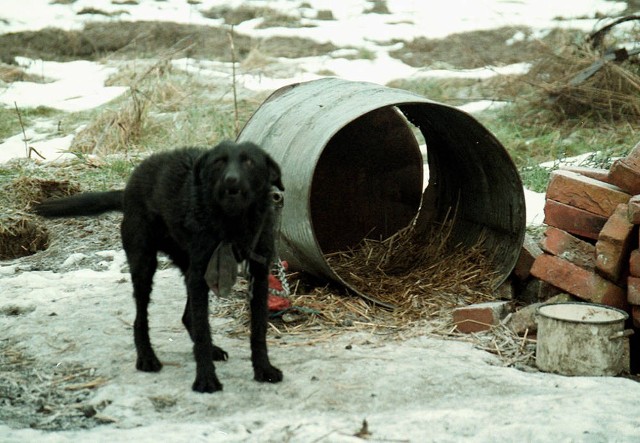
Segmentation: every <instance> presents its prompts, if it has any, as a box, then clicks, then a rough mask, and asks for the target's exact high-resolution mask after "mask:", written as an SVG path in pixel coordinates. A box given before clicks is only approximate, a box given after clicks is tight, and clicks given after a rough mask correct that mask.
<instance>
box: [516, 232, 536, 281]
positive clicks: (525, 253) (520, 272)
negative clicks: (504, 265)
mask: <svg viewBox="0 0 640 443" xmlns="http://www.w3.org/2000/svg"><path fill="white" fill-rule="evenodd" d="M540 254H542V250H541V249H540V246H538V244H537V242H536V241H535V240H534V239H533V238H532V237H531V236H530V235H529V234H525V236H524V242H523V244H522V249H521V250H520V256H519V257H518V261H516V265H515V267H514V268H513V273H514V274H515V276H516V277H518V279H520V280H522V281H524V280H526V279H527V278H529V271H530V270H531V266H533V262H534V261H535V259H536V257H537V256H539V255H540Z"/></svg>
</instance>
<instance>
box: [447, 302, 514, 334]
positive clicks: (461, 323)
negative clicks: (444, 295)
mask: <svg viewBox="0 0 640 443" xmlns="http://www.w3.org/2000/svg"><path fill="white" fill-rule="evenodd" d="M508 307H509V302H506V301H496V302H487V303H477V304H474V305H469V306H463V307H460V308H456V309H454V310H453V323H454V324H455V325H456V328H457V329H458V331H459V332H463V333H470V332H481V331H487V330H489V329H491V327H492V326H495V325H497V324H499V323H500V320H502V319H503V318H504V317H505V316H506V315H507V313H508V311H509V309H508Z"/></svg>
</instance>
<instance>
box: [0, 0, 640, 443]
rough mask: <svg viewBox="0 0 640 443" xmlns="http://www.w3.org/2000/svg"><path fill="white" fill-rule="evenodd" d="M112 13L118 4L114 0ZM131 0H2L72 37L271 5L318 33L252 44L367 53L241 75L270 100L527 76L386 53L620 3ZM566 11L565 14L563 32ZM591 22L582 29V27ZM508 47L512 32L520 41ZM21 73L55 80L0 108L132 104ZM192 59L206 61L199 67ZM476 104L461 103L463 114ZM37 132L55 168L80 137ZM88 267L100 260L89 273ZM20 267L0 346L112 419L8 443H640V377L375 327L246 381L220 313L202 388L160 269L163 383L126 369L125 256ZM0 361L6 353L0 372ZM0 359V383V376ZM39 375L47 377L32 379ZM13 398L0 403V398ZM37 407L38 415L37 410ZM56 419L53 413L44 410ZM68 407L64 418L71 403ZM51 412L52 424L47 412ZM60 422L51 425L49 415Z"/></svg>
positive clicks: (575, 17)
mask: <svg viewBox="0 0 640 443" xmlns="http://www.w3.org/2000/svg"><path fill="white" fill-rule="evenodd" d="M120 3H122V2H120ZM138 3H139V4H138V5H123V4H119V2H112V1H111V0H77V1H76V2H74V3H72V4H69V5H64V4H56V3H55V2H52V1H50V0H20V1H7V0H5V1H4V4H3V5H2V8H0V33H8V32H15V31H23V30H37V29H41V28H44V27H47V26H56V27H60V28H63V29H77V28H79V27H81V26H82V25H83V24H84V23H86V22H87V21H91V20H116V19H118V20H120V19H121V20H168V21H178V22H183V23H192V24H213V25H220V24H221V23H220V21H218V20H212V19H206V18H204V17H203V16H202V15H201V14H200V12H199V11H201V10H205V9H208V8H210V7H211V6H213V5H222V4H226V5H230V6H239V5H240V4H252V5H256V6H265V5H268V7H270V8H276V9H279V10H282V11H283V12H287V13H289V14H293V15H296V14H297V15H300V16H302V17H303V19H304V20H306V21H308V22H309V23H313V24H314V25H316V26H315V27H309V28H295V29H289V28H267V29H259V28H257V25H258V24H259V22H260V19H256V20H252V21H249V22H245V23H243V24H241V25H239V26H238V27H237V28H236V30H237V32H239V33H244V34H247V35H251V36H267V35H284V36H301V37H308V38H312V39H314V40H317V41H319V42H326V41H331V42H333V43H335V44H336V45H351V46H354V47H358V48H365V49H367V50H368V51H370V52H371V53H373V54H374V57H373V58H372V59H371V60H352V59H350V58H349V59H348V58H336V57H331V58H330V59H329V58H327V57H322V56H321V57H308V58H304V59H299V60H296V61H290V63H292V64H293V63H295V66H296V67H297V69H296V74H295V75H294V76H292V77H291V78H288V79H274V78H268V77H265V76H261V77H255V76H251V75H250V74H246V75H242V74H241V78H240V81H241V82H242V84H243V85H244V86H245V87H246V88H248V89H253V90H272V89H275V88H277V87H280V86H282V85H284V84H286V83H290V82H294V81H301V80H310V79H313V78H317V74H315V73H316V72H318V71H319V68H320V67H322V68H327V69H330V70H331V71H333V72H334V73H336V75H338V76H341V77H344V78H348V79H352V80H361V81H372V82H377V83H382V84H384V83H386V82H388V81H390V80H393V79H397V78H410V77H417V76H465V77H471V78H474V77H476V78H484V77H485V76H487V75H496V74H497V73H501V72H504V71H505V70H511V71H517V70H520V72H521V70H526V69H527V66H526V65H513V66H507V67H487V68H486V69H477V70H472V71H447V70H428V69H417V68H413V67H410V66H408V65H405V64H404V63H402V62H401V61H399V60H397V59H393V58H391V57H390V56H389V54H388V52H389V51H390V50H392V49H393V48H394V46H393V45H388V44H387V43H385V42H388V41H390V40H391V39H393V38H397V39H412V38H414V37H418V36H424V37H430V38H437V37H444V36H446V35H448V34H451V33H455V32H463V31H471V30H477V29H490V28H495V27H501V26H513V25H526V26H530V27H532V28H533V29H534V30H535V31H536V32H541V33H543V32H545V31H546V30H548V29H550V28H553V27H557V26H572V27H580V28H583V29H587V30H591V29H593V27H594V25H595V24H596V23H595V20H594V19H593V18H592V17H594V16H596V14H603V15H607V14H613V15H615V14H616V13H617V12H619V11H621V10H623V9H624V8H625V6H626V3H625V2H615V1H603V0H561V1H557V0H555V1H551V0H518V1H505V0H449V1H447V2H446V3H442V2H437V4H435V2H426V1H419V0H413V1H410V0H387V2H386V4H387V6H388V9H389V10H390V12H391V14H388V15H387V14H362V12H363V10H365V9H367V8H370V7H371V6H372V3H370V2H366V1H364V0H340V1H338V0H335V1H330V0H307V1H306V2H304V3H305V5H306V6H305V7H301V6H300V3H301V2H298V1H290V0H274V1H269V2H266V1H259V0H254V1H245V2H241V1H236V0H203V1H201V2H187V1H185V0H166V1H155V0H140V1H139V2H138ZM88 7H94V8H98V9H101V10H103V11H107V12H113V11H118V10H126V11H127V13H126V14H120V15H118V16H117V18H114V17H110V18H105V17H104V16H100V15H84V14H83V15H77V14H76V13H77V12H78V11H80V10H82V9H83V8H88ZM317 10H331V11H332V14H333V16H334V17H335V18H336V20H335V21H326V20H316V19H315V17H316V15H315V14H316V12H315V11H317ZM558 17H562V18H564V19H566V20H563V21H559V20H557V18H558ZM584 17H587V18H584ZM513 38H514V39H517V38H521V36H519V35H514V37H513ZM19 62H20V64H22V65H23V66H25V67H27V69H28V72H30V73H34V74H37V75H41V76H43V77H46V78H47V79H49V80H51V81H50V82H49V83H43V84H42V83H40V84H37V83H31V82H15V83H11V84H8V85H3V86H0V104H3V105H4V106H8V107H13V106H14V103H15V104H17V105H18V106H20V107H35V106H38V105H44V106H49V107H52V108H55V109H60V110H63V111H66V112H71V111H76V110H86V109H91V108H93V107H97V106H100V105H102V104H104V103H105V102H107V101H109V100H112V99H113V98H115V97H117V96H118V95H120V94H122V93H124V89H123V88H119V87H109V86H105V85H104V80H105V78H106V76H108V75H109V73H110V72H112V71H111V70H112V69H113V67H110V66H104V65H101V64H100V63H94V62H86V61H75V62H68V63H59V62H43V61H38V60H29V59H25V58H21V59H19ZM174 63H175V64H176V66H184V67H188V68H189V69H195V68H196V67H197V69H198V72H200V73H201V74H202V75H216V73H218V72H222V73H225V75H226V74H227V73H228V70H229V66H228V64H224V63H220V62H216V61H210V62H207V61H199V62H196V61H189V62H188V63H185V62H184V60H176V61H174ZM198 63H199V65H198ZM485 105H486V104H485V103H469V104H466V105H464V106H463V109H465V110H467V111H468V112H477V111H479V110H482V109H486V106H485ZM54 129H55V128H54V127H53V125H52V127H47V123H39V126H37V127H33V128H27V137H29V138H31V141H30V143H31V145H33V147H35V148H36V149H37V150H38V151H39V152H45V153H47V154H49V155H47V157H48V158H56V157H57V155H54V154H56V153H57V154H60V155H62V152H63V151H64V150H65V149H67V148H68V146H69V144H70V142H71V138H72V136H67V137H66V138H65V139H58V138H55V137H53V138H52V137H51V134H52V133H55V130H54ZM22 139H23V135H22V134H21V133H20V134H18V133H16V135H15V137H11V138H8V139H7V140H5V141H4V142H3V143H2V144H0V162H3V161H6V160H8V159H11V158H15V157H21V156H24V142H23V140H22ZM526 197H527V220H528V221H529V222H530V223H540V222H541V221H542V218H541V213H542V204H543V196H542V195H540V194H536V193H532V192H528V191H527V192H526ZM83 260H89V261H92V262H93V263H98V265H97V268H98V269H97V270H95V269H94V270H90V269H83V268H82V263H83ZM21 263H22V262H21V261H19V260H18V261H13V262H5V263H3V262H0V331H1V332H0V340H2V343H3V349H6V347H7V346H8V345H9V344H10V345H11V346H12V347H17V348H18V349H20V350H21V351H23V352H24V353H25V354H27V355H28V356H29V357H31V358H34V359H37V361H38V363H39V365H40V367H41V368H49V369H50V370H53V369H54V368H65V367H71V366H72V365H80V366H82V367H84V368H88V369H90V370H91V371H93V372H95V374H96V375H95V376H96V377H103V378H104V379H106V380H107V382H106V383H105V384H104V385H102V386H99V387H97V388H95V395H93V396H92V397H91V398H90V399H88V400H83V401H80V400H79V402H80V403H83V402H84V403H86V404H89V405H91V406H92V407H94V408H95V409H96V410H97V411H98V412H99V414H100V415H101V416H102V417H104V420H105V421H106V422H108V424H104V425H101V426H98V427H95V428H92V429H88V430H74V431H65V432H43V431H38V430H32V429H12V428H10V427H8V426H6V425H5V424H2V423H0V442H24V441H38V442H39V441H42V442H66V441H104V442H107V441H108V442H125V441H140V442H147V441H148V442H151V441H153V442H156V441H172V442H173V441H175V442H181V441H185V442H187V441H189V442H191V441H251V442H263V441H273V442H280V441H292V442H312V441H318V442H320V441H327V442H352V441H353V442H355V441H361V440H362V438H363V437H366V435H365V434H364V433H362V432H361V433H360V435H359V436H356V435H355V434H356V433H358V431H362V430H363V429H362V422H363V420H366V421H367V423H368V432H369V433H370V435H369V436H368V438H370V439H371V440H372V441H394V442H400V441H414V442H422V441H434V442H457V441H481V442H493V441H509V442H549V441H563V442H609V441H611V442H635V441H638V438H640V416H639V415H638V413H637V411H639V410H640V384H638V383H636V382H633V381H631V380H627V379H621V378H590V377H573V378H570V377H562V376H557V375H551V374H543V373H537V372H523V371H520V370H516V369H513V368H507V367H502V362H501V361H500V360H499V359H497V358H496V357H493V356H492V355H490V354H488V353H485V352H483V351H479V350H476V349H473V347H472V345H471V344H468V343H461V342H454V341H443V340H440V339H436V338H433V337H430V336H428V335H423V334H420V333H419V331H411V333H410V334H409V335H411V336H413V338H410V339H407V340H399V339H398V337H397V336H393V338H392V336H386V335H384V334H379V333H374V332H371V333H363V332H345V333H341V334H336V335H335V337H333V338H332V339H326V338H323V339H322V340H319V339H316V338H315V337H313V336H312V335H307V336H291V337H290V336H287V335H284V336H282V337H280V338H278V339H275V338H273V334H272V338H271V342H270V343H271V344H270V346H271V354H272V359H273V361H274V363H275V364H276V365H278V366H279V367H280V368H281V369H282V370H283V372H284V374H285V379H284V381H283V382H282V383H281V384H278V385H263V384H258V383H255V382H253V381H252V380H251V367H250V361H249V358H248V356H249V353H248V352H249V351H248V341H247V339H246V338H243V339H240V338H233V337H231V336H229V335H228V334H225V331H226V330H227V328H228V324H227V323H226V322H225V319H214V318H212V322H213V324H214V327H213V330H214V336H215V340H216V342H217V343H218V344H219V345H220V346H222V347H223V348H226V349H227V351H229V354H230V360H229V361H228V362H224V363H221V364H218V365H217V366H218V368H219V369H218V370H219V374H220V378H221V381H222V382H223V384H224V386H225V390H224V391H223V392H222V393H216V394H213V395H200V394H195V393H193V392H192V391H191V390H190V384H191V382H192V377H193V376H194V373H195V372H194V363H193V358H192V356H191V344H190V342H189V338H188V336H187V334H186V333H185V331H184V329H183V328H182V327H181V324H180V316H181V312H182V309H183V303H184V287H183V284H182V279H181V277H180V276H179V275H178V273H177V272H176V271H175V270H174V269H165V270H161V271H159V272H158V273H157V276H156V285H155V289H154V304H153V306H152V310H151V330H152V340H153V341H154V344H155V346H156V347H157V349H158V353H159V355H160V358H161V360H163V361H165V363H168V364H166V365H165V368H164V369H163V371H162V372H161V373H159V374H145V373H141V372H137V371H136V370H135V368H134V348H133V340H132V337H131V335H132V334H131V323H132V321H133V315H132V314H133V311H132V308H133V303H132V301H131V295H130V283H129V277H128V274H127V273H126V268H125V262H124V256H123V253H122V251H96V252H94V253H91V254H88V255H85V256H80V255H75V256H72V257H71V258H70V259H69V261H68V262H67V263H65V264H64V266H68V268H69V270H68V271H66V272H55V273H54V272H51V271H47V270H35V269H32V270H29V269H28V267H25V266H24V265H23V264H21ZM2 361H3V360H0V362H2ZM8 376H9V375H8V373H5V368H3V367H2V366H1V365H0V377H8ZM30 376H32V377H33V378H34V380H36V381H37V378H38V377H40V375H39V374H38V373H37V372H36V371H34V373H33V374H30ZM3 401H5V400H4V399H2V398H0V403H2V402H3ZM45 406H46V405H45ZM51 406H52V407H53V409H54V410H56V409H55V407H54V406H55V405H51ZM65 411H68V410H67V409H65ZM53 418H55V417H53ZM53 418H52V419H53Z"/></svg>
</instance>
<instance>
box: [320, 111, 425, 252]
mask: <svg viewBox="0 0 640 443" xmlns="http://www.w3.org/2000/svg"><path fill="white" fill-rule="evenodd" d="M422 177H423V161H422V155H421V153H420V147H419V145H418V141H417V140H416V137H415V136H414V135H413V132H412V130H411V128H410V126H409V125H408V124H407V120H406V119H405V117H404V116H403V115H402V113H400V111H399V110H398V109H397V108H396V107H394V106H388V107H384V108H380V109H376V110H374V111H371V112H368V113H366V114H364V115H362V116H360V117H359V118H357V119H355V120H353V121H351V122H349V123H348V124H347V125H346V126H344V127H342V128H341V129H339V130H338V132H337V133H336V134H335V135H334V136H333V137H332V138H331V139H330V140H329V142H328V143H327V144H326V146H325V148H324V150H323V152H322V154H321V156H320V158H319V160H318V162H317V165H316V168H315V171H314V173H313V180H312V185H311V192H310V212H311V222H312V225H313V230H314V233H315V236H316V240H317V242H318V245H319V247H320V249H321V250H322V252H323V253H324V254H328V253H332V252H335V251H343V250H345V249H348V248H353V247H355V246H356V245H357V244H358V243H360V242H361V241H362V240H363V239H364V238H374V239H384V238H387V237H389V236H391V235H392V234H394V233H396V232H397V231H398V230H400V229H401V228H404V227H405V226H407V225H408V224H409V223H410V222H411V220H413V218H414V217H415V216H416V214H417V212H418V209H419V207H420V200H421V197H422V187H423V183H422V182H423V178H422Z"/></svg>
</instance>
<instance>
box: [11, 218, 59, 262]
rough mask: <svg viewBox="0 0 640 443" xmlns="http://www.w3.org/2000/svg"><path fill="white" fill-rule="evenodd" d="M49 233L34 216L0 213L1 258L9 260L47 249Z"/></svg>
mask: <svg viewBox="0 0 640 443" xmlns="http://www.w3.org/2000/svg"><path fill="white" fill-rule="evenodd" d="M48 242H49V233H48V231H47V229H46V227H45V226H44V225H43V224H42V223H40V222H38V221H37V220H36V219H35V218H33V217H27V216H24V215H20V214H13V215H0V260H9V259H13V258H18V257H24V256H26V255H31V254H34V253H36V252H38V251H41V250H44V249H47V246H48Z"/></svg>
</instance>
